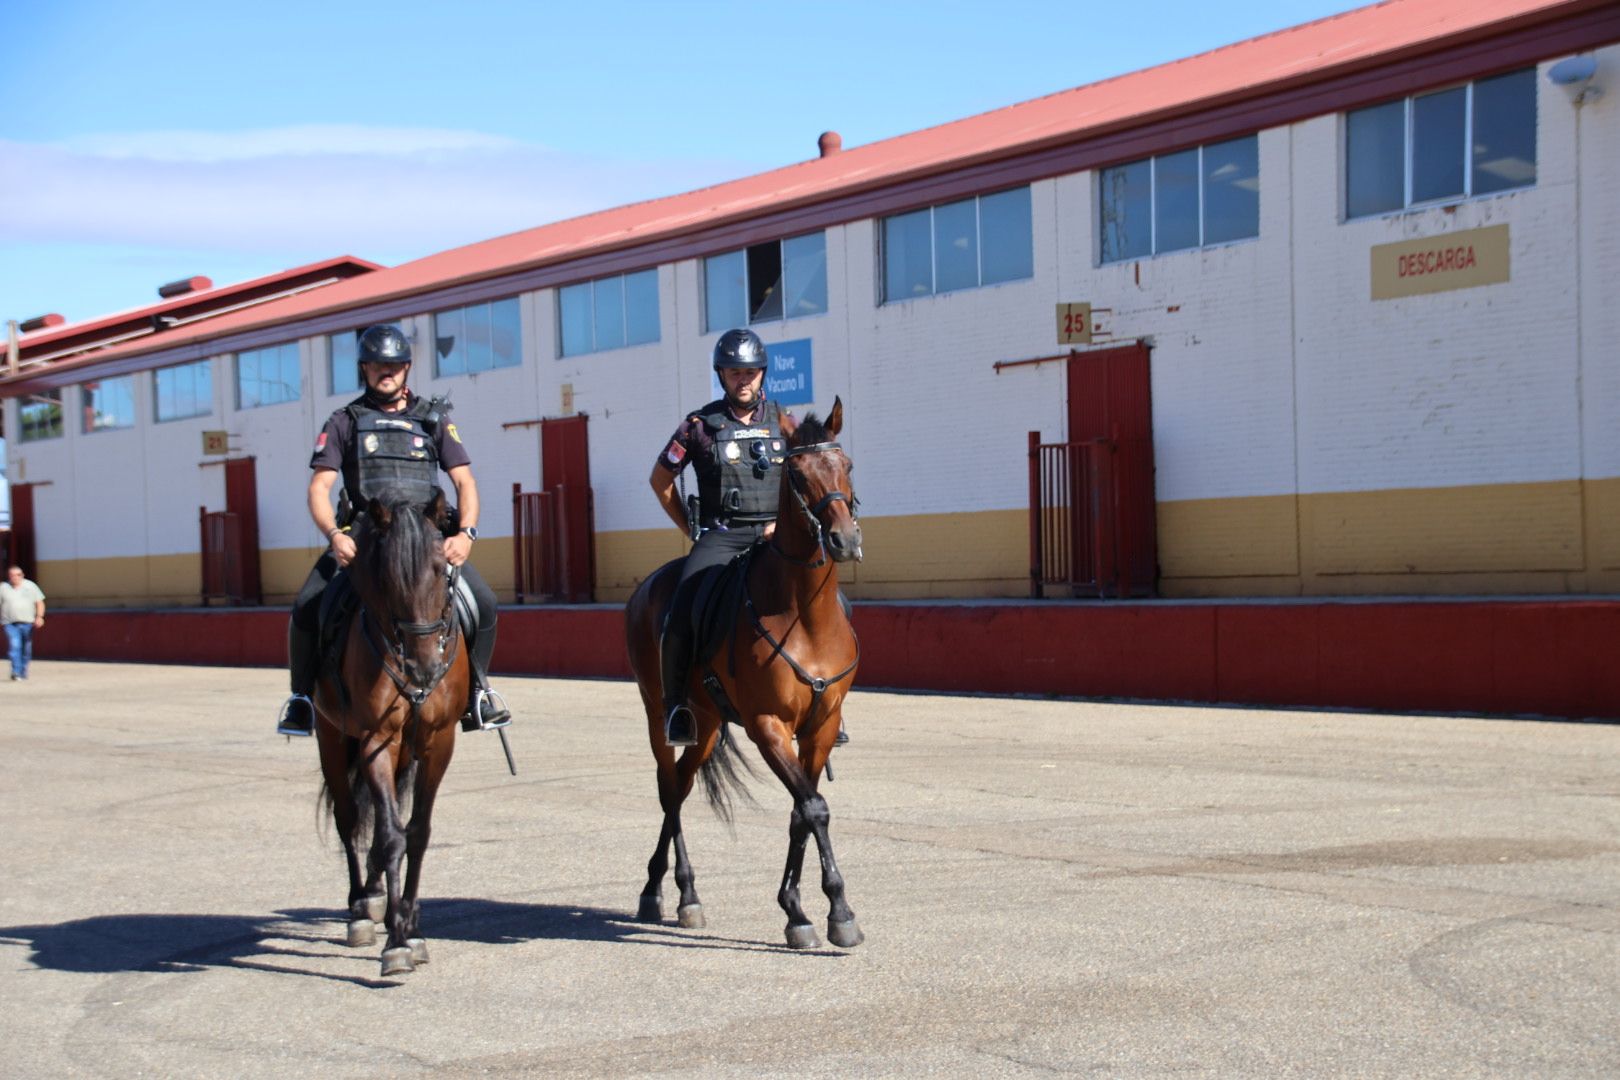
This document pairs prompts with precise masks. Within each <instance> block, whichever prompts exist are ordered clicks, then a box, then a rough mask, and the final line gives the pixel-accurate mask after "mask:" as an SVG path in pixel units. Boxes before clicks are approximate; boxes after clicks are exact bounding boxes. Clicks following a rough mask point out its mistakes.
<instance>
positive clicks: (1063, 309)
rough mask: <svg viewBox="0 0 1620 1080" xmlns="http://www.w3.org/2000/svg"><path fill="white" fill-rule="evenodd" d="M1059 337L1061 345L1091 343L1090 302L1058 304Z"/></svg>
mask: <svg viewBox="0 0 1620 1080" xmlns="http://www.w3.org/2000/svg"><path fill="white" fill-rule="evenodd" d="M1057 339H1058V344H1059V345H1090V344H1091V305H1090V304H1059V305H1058V306H1057Z"/></svg>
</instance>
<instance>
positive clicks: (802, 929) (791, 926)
mask: <svg viewBox="0 0 1620 1080" xmlns="http://www.w3.org/2000/svg"><path fill="white" fill-rule="evenodd" d="M787 943H788V948H790V949H814V948H815V947H816V946H818V945H820V944H821V939H820V938H818V937H816V928H815V927H814V926H811V925H810V924H809V923H788V925H787Z"/></svg>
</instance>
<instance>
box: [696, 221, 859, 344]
mask: <svg viewBox="0 0 1620 1080" xmlns="http://www.w3.org/2000/svg"><path fill="white" fill-rule="evenodd" d="M811 236H819V237H820V238H821V272H822V275H823V276H824V277H827V278H828V281H827V289H826V292H825V293H824V295H823V297H822V307H821V310H820V311H807V312H804V313H803V314H798V315H790V314H788V311H787V294H788V285H787V268H788V257H787V245H788V243H789V242H790V241H793V240H803V239H805V238H806V237H811ZM773 245H774V246H775V248H776V265H777V268H778V269H777V273H778V275H779V278H778V280H779V281H780V282H781V286H782V288H781V295H780V297H779V300H780V301H781V305H782V313H781V314H780V315H767V316H765V317H763V318H759V319H756V318H754V317H753V312H751V311H749V310H748V308H749V305H750V304H751V303H752V301H751V299H750V298H751V296H752V294H753V288H752V285H753V283H752V282H751V281H750V280H749V270H748V265H749V252H751V251H754V250H756V249H758V248H765V247H770V246H773ZM733 255H740V256H742V267H743V281H742V300H743V312H742V318H741V319H740V320H739V321H737V322H729V323H727V324H726V325H725V326H713V325H710V323H709V262H710V261H711V260H713V259H725V258H729V257H731V256H733ZM699 269H700V271H701V274H700V279H701V283H702V289H703V295H702V297H701V300H702V303H701V305H700V310H701V311H702V313H703V332H704V333H705V334H721V333H724V332H726V331H727V330H734V329H737V328H740V327H745V326H769V325H771V324H772V323H785V322H787V321H789V320H790V319H814V318H816V317H817V316H820V315H826V314H827V313H828V312H830V311H831V310H832V281H831V278H830V274H829V271H830V270H831V263H830V262H829V261H828V259H827V230H826V229H811V230H809V231H808V232H802V233H794V234H793V235H792V236H779V237H777V238H776V239H774V240H761V241H760V242H759V243H757V244H746V245H744V246H743V247H740V248H731V249H729V250H727V251H717V252H715V253H714V254H713V255H705V256H704V257H703V258H702V260H701V266H700V267H699Z"/></svg>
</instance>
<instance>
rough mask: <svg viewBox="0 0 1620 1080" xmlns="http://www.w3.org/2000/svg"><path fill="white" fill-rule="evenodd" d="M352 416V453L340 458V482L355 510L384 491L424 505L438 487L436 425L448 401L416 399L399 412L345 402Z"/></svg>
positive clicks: (362, 403) (440, 420)
mask: <svg viewBox="0 0 1620 1080" xmlns="http://www.w3.org/2000/svg"><path fill="white" fill-rule="evenodd" d="M347 409H348V413H349V416H350V418H351V419H353V421H354V453H353V454H352V455H347V456H345V458H344V461H343V486H344V487H345V488H347V489H348V491H349V493H350V501H351V502H352V503H353V505H354V507H355V509H356V510H359V509H360V508H361V507H363V506H365V505H366V504H367V503H368V502H369V501H370V500H372V499H374V498H379V497H381V496H382V495H383V494H384V493H385V492H391V493H393V495H394V497H396V498H397V497H404V498H407V499H409V500H410V501H411V502H413V503H416V504H417V505H419V506H426V505H427V504H428V502H429V501H430V500H431V499H432V498H433V493H434V492H435V491H438V490H439V451H438V448H437V446H435V445H434V437H435V436H436V435H437V434H438V431H437V429H438V425H439V423H440V422H442V420H443V418H444V413H445V412H447V411H448V406H447V405H446V404H445V403H443V402H440V401H439V400H437V399H434V400H433V401H424V400H423V399H421V398H418V399H417V400H416V402H415V403H414V404H412V405H411V407H410V408H408V409H406V410H404V411H403V412H397V413H390V412H382V411H380V410H378V409H373V408H371V407H370V406H369V405H366V404H365V403H364V402H363V401H353V402H350V403H349V405H348V406H347Z"/></svg>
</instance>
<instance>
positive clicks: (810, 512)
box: [776, 442, 861, 566]
mask: <svg viewBox="0 0 1620 1080" xmlns="http://www.w3.org/2000/svg"><path fill="white" fill-rule="evenodd" d="M842 449H843V446H842V445H840V444H839V443H835V442H819V443H811V444H810V445H808V446H795V447H794V448H793V449H791V450H789V451H788V452H787V456H788V457H790V458H791V457H798V456H799V455H800V454H824V453H826V452H828V451H829V450H842ZM788 488H789V489H790V490H792V492H793V497H794V498H795V499H797V500H798V503H799V510H800V511H801V512H802V513H803V514H804V517H805V521H806V522H808V524H809V527H810V537H811V539H813V540H814V541H815V542H816V551H817V554H818V555H819V556H820V557H819V558H818V559H817V560H816V561H815V562H813V563H809V564H807V565H810V566H820V565H821V564H822V563H824V562H826V561H827V549H826V547H825V546H824V545H823V544H822V535H823V532H824V530H823V528H822V525H821V514H822V512H823V511H825V510H826V509H827V507H829V506H831V505H832V504H833V503H835V502H843V503H848V504H849V513H850V516H851V517H852V518H854V519H855V520H856V521H859V520H860V508H861V500H859V499H857V498H856V497H855V496H854V494H853V489H852V491H851V494H849V495H845V494H844V493H843V492H842V491H838V490H836V489H834V490H832V491H829V492H827V494H825V495H823V496H822V497H821V498H819V499H817V500H816V505H814V506H811V505H810V502H809V500H807V499H806V498H805V497H804V492H802V491H800V490H799V474H798V473H796V472H794V471H793V470H792V469H789V470H788ZM776 553H777V554H778V555H782V557H783V558H791V557H790V556H788V555H785V554H783V552H782V549H781V548H780V547H778V548H777V549H776ZM792 561H794V562H798V561H799V560H797V559H794V560H792Z"/></svg>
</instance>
